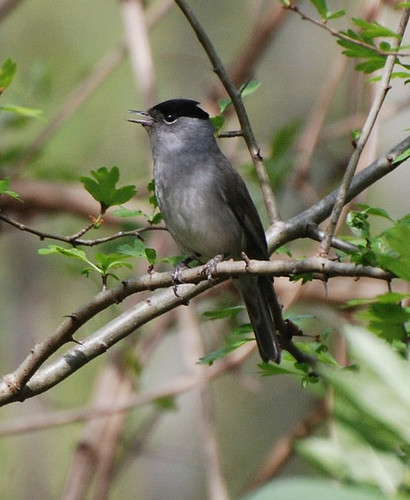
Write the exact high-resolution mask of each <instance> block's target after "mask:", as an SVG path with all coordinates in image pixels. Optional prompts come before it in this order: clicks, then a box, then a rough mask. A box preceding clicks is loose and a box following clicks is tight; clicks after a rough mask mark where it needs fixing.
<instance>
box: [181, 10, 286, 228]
mask: <svg viewBox="0 0 410 500" xmlns="http://www.w3.org/2000/svg"><path fill="white" fill-rule="evenodd" d="M175 3H176V4H177V5H178V7H179V8H180V9H181V11H182V12H183V14H184V16H185V17H186V19H187V20H188V22H189V24H190V25H191V26H192V29H193V30H194V32H195V34H196V36H197V37H198V40H199V41H200V43H201V45H202V47H203V48H204V50H205V52H206V54H207V55H208V58H209V60H210V61H211V63H212V65H213V68H214V71H215V73H216V74H217V75H218V77H219V79H220V80H221V82H222V84H223V86H224V87H225V89H226V91H227V93H228V95H229V97H230V98H231V99H232V103H233V105H234V107H235V111H236V114H237V115H238V119H239V123H240V124H241V128H242V132H243V137H244V139H245V142H246V144H247V146H248V149H249V153H250V155H251V158H252V161H253V164H254V166H255V170H256V173H257V175H258V178H259V182H260V185H261V190H262V195H263V199H264V201H265V205H266V209H267V212H268V219H269V222H270V223H271V224H272V223H273V222H275V221H278V220H279V219H280V217H279V210H278V208H277V205H276V201H275V196H274V194H273V191H272V188H271V186H270V183H269V178H268V174H267V172H266V169H265V166H264V164H263V161H262V157H261V154H260V149H259V146H258V144H257V142H256V139H255V136H254V134H253V130H252V127H251V124H250V121H249V118H248V114H247V112H246V109H245V106H244V104H243V101H242V96H241V93H240V92H239V90H238V89H237V88H236V87H235V85H234V83H233V82H232V80H231V78H230V76H229V73H228V71H227V70H226V69H225V67H224V65H223V63H222V61H221V59H220V57H219V56H218V54H217V52H216V50H215V48H214V46H213V45H212V42H211V40H210V39H209V37H208V35H207V34H206V32H205V30H204V29H203V28H202V26H201V24H200V23H199V21H198V20H197V18H196V16H195V15H194V13H193V11H192V10H191V8H190V7H189V6H188V4H187V2H185V0H175Z"/></svg>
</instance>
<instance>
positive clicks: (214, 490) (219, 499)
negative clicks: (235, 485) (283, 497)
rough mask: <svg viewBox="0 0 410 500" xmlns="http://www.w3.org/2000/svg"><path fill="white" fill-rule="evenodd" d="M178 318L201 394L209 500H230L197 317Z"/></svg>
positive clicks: (182, 313)
mask: <svg viewBox="0 0 410 500" xmlns="http://www.w3.org/2000/svg"><path fill="white" fill-rule="evenodd" d="M178 316H179V319H180V328H179V331H180V332H181V335H182V346H183V351H184V354H185V356H184V357H185V360H186V363H187V365H188V367H190V368H191V374H192V378H194V379H196V388H197V391H198V398H199V407H200V410H199V415H198V419H199V427H200V431H201V439H202V448H203V450H204V453H203V454H204V458H205V469H206V476H207V484H208V498H209V499H212V500H228V498H229V496H228V490H227V486H226V481H225V477H224V472H223V467H222V460H221V453H220V449H219V445H218V439H217V435H216V429H215V422H214V419H215V416H214V412H213V405H212V393H211V387H210V385H209V382H210V380H209V379H208V378H207V377H206V371H207V367H205V366H200V365H198V364H197V361H198V359H199V358H201V357H202V356H203V355H204V352H203V346H202V339H201V331H200V326H199V323H198V317H197V315H196V313H195V311H194V309H193V308H189V307H184V308H182V309H179V310H178Z"/></svg>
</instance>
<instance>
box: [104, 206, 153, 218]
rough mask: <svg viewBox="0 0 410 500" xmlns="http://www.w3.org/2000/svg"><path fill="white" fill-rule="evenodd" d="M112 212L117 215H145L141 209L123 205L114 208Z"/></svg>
mask: <svg viewBox="0 0 410 500" xmlns="http://www.w3.org/2000/svg"><path fill="white" fill-rule="evenodd" d="M112 214H113V215H115V216H117V217H135V218H136V217H141V216H142V215H145V214H144V212H142V211H141V210H130V209H128V208H125V207H121V208H117V210H114V211H113V212H112Z"/></svg>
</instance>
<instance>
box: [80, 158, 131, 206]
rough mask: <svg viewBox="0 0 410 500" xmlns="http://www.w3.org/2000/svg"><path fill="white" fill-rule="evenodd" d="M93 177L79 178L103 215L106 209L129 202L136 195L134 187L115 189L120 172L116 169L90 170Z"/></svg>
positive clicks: (101, 168)
mask: <svg viewBox="0 0 410 500" xmlns="http://www.w3.org/2000/svg"><path fill="white" fill-rule="evenodd" d="M91 175H92V176H93V177H94V179H93V178H92V177H85V176H83V177H80V181H81V182H82V183H83V184H84V187H85V189H86V190H87V191H88V192H89V193H90V194H91V196H92V197H93V198H95V199H96V200H97V201H98V202H100V204H101V211H102V213H104V212H105V211H106V210H107V209H108V208H110V207H112V206H114V205H121V204H123V203H125V202H127V201H129V200H130V199H131V198H132V197H133V196H134V195H135V193H136V188H135V186H123V187H121V188H118V189H117V188H116V185H117V182H118V181H119V180H120V171H119V168H118V167H112V168H111V170H109V169H108V168H107V167H100V168H99V169H98V170H92V171H91Z"/></svg>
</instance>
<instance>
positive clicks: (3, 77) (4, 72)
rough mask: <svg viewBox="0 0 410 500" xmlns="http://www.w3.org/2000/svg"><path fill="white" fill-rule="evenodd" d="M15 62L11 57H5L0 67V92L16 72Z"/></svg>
mask: <svg viewBox="0 0 410 500" xmlns="http://www.w3.org/2000/svg"><path fill="white" fill-rule="evenodd" d="M16 69H17V64H16V62H15V61H13V59H10V58H8V59H6V60H5V61H4V62H3V64H2V66H1V68H0V94H1V93H2V92H3V91H4V90H5V89H6V88H7V87H8V86H9V85H10V83H11V82H12V81H13V78H14V75H15V74H16Z"/></svg>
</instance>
